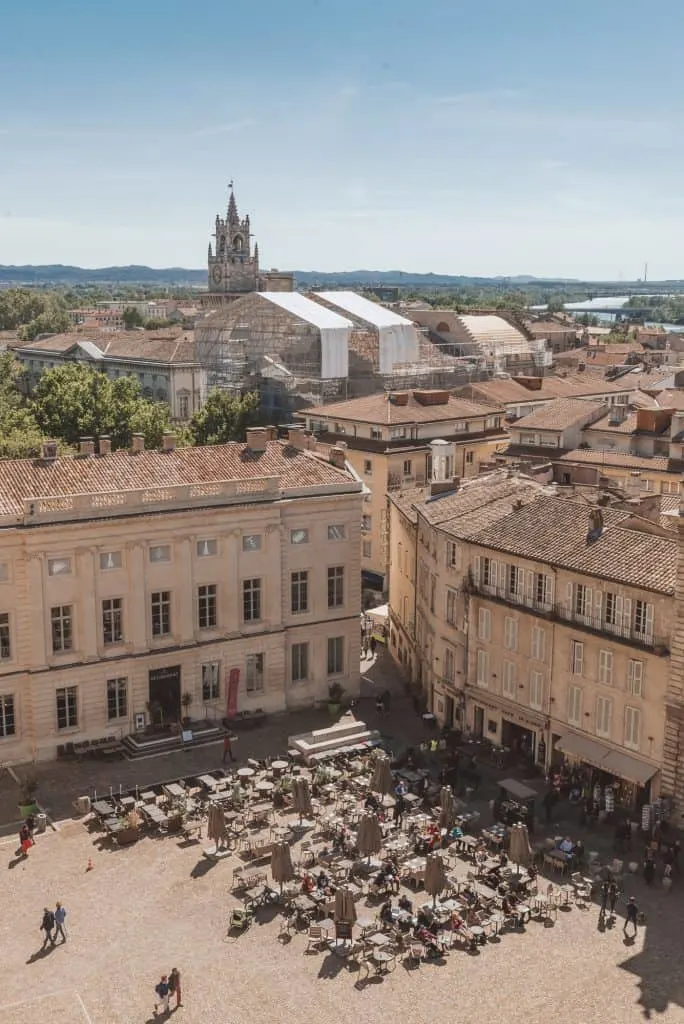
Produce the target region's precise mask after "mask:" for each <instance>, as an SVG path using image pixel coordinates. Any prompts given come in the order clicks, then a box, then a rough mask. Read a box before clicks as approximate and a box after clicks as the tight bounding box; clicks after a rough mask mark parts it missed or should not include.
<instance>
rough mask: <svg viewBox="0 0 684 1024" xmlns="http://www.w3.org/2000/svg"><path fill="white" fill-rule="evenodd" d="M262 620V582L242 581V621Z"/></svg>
mask: <svg viewBox="0 0 684 1024" xmlns="http://www.w3.org/2000/svg"><path fill="white" fill-rule="evenodd" d="M260 619H261V580H260V579H255V580H243V581H242V620H243V622H258V621H259V620H260Z"/></svg>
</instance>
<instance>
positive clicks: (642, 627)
mask: <svg viewBox="0 0 684 1024" xmlns="http://www.w3.org/2000/svg"><path fill="white" fill-rule="evenodd" d="M634 634H635V636H637V637H639V638H640V639H642V640H647V641H650V640H652V639H653V605H652V604H649V603H648V602H647V601H635V602H634Z"/></svg>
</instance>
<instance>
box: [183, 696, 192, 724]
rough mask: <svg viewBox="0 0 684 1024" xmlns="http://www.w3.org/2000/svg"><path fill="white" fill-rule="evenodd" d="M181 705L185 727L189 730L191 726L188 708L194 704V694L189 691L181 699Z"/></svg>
mask: <svg viewBox="0 0 684 1024" xmlns="http://www.w3.org/2000/svg"><path fill="white" fill-rule="evenodd" d="M181 704H182V705H183V725H184V726H185V727H186V728H187V726H189V725H190V716H189V715H188V708H189V707H190V705H191V704H192V694H191V693H189V692H188V691H187V690H186V691H185V693H184V694H183V696H182V697H181Z"/></svg>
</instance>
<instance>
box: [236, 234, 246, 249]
mask: <svg viewBox="0 0 684 1024" xmlns="http://www.w3.org/2000/svg"><path fill="white" fill-rule="evenodd" d="M244 244H245V243H244V242H243V240H242V235H236V236H235V238H234V239H233V251H234V252H242V249H243V247H244Z"/></svg>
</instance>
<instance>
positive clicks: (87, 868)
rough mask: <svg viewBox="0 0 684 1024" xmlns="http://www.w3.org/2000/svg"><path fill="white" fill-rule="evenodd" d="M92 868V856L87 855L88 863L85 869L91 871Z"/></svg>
mask: <svg viewBox="0 0 684 1024" xmlns="http://www.w3.org/2000/svg"><path fill="white" fill-rule="evenodd" d="M92 870H93V858H92V857H88V864H87V866H86V871H92Z"/></svg>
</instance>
